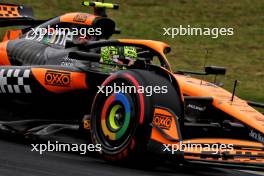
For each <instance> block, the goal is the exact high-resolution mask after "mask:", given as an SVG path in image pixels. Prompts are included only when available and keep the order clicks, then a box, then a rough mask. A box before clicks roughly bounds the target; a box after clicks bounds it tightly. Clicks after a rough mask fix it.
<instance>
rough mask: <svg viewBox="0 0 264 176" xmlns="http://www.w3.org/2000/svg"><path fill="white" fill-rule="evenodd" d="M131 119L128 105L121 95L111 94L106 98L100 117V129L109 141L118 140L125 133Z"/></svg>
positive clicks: (124, 97)
mask: <svg viewBox="0 0 264 176" xmlns="http://www.w3.org/2000/svg"><path fill="white" fill-rule="evenodd" d="M130 118H131V110H130V103H129V100H128V98H127V97H126V96H125V95H124V94H122V93H117V94H112V95H111V96H110V97H108V98H107V100H106V102H105V104H104V106H103V110H102V115H101V127H102V131H103V134H104V135H105V137H107V138H109V140H112V141H114V140H119V139H120V138H121V137H122V136H123V135H124V134H125V132H126V131H127V129H128V126H129V123H130Z"/></svg>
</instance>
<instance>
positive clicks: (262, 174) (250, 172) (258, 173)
mask: <svg viewBox="0 0 264 176" xmlns="http://www.w3.org/2000/svg"><path fill="white" fill-rule="evenodd" d="M240 171H241V172H245V173H249V174H255V175H261V176H264V172H260V171H248V170H240Z"/></svg>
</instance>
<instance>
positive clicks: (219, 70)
mask: <svg viewBox="0 0 264 176" xmlns="http://www.w3.org/2000/svg"><path fill="white" fill-rule="evenodd" d="M204 71H205V73H206V74H207V75H225V74H226V68H225V67H218V66H207V67H204Z"/></svg>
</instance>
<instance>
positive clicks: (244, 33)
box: [4, 0, 264, 102]
mask: <svg viewBox="0 0 264 176" xmlns="http://www.w3.org/2000/svg"><path fill="white" fill-rule="evenodd" d="M4 2H13V3H19V4H27V5H29V6H32V7H33V8H34V9H35V14H36V17H37V18H40V19H47V18H50V17H53V16H55V15H60V14H62V13H66V12H72V11H88V10H87V9H88V8H86V7H81V6H80V2H81V1H77V0H75V1H72V0H49V1H47V0H44V1H36V0H16V1H14V0H12V1H4ZM110 2H113V1H110ZM115 2H116V3H119V4H120V5H121V6H120V10H119V11H111V12H110V13H109V14H110V16H111V17H113V19H115V20H116V22H117V25H118V27H119V28H121V29H122V34H121V36H117V35H115V36H114V37H115V38H117V37H120V38H143V39H154V40H161V41H164V42H167V43H168V44H170V46H171V47H172V52H171V53H170V54H169V60H170V62H171V63H172V65H173V68H174V69H175V70H180V69H191V70H197V71H199V70H201V69H202V67H203V63H204V57H205V54H206V48H207V49H208V50H209V55H208V60H207V65H220V66H224V67H227V68H228V72H227V75H226V76H225V77H224V78H222V80H223V81H224V82H225V85H226V88H227V89H228V90H231V89H232V85H233V81H234V80H235V79H238V80H240V82H241V83H240V85H239V87H238V90H237V93H238V95H239V96H241V97H242V98H245V99H250V100H255V101H262V102H264V28H263V26H264V13H263V9H264V1H259V0H232V1H230V0H215V1H212V0H166V1H161V0H129V1H125V0H116V1H115ZM181 24H182V25H191V26H197V27H232V28H234V32H235V33H234V35H233V36H222V37H221V36H220V37H218V38H217V39H212V38H211V37H209V36H192V37H190V36H177V37H175V38H174V39H171V38H169V37H168V36H163V35H162V34H163V29H162V28H163V27H177V26H179V25H181Z"/></svg>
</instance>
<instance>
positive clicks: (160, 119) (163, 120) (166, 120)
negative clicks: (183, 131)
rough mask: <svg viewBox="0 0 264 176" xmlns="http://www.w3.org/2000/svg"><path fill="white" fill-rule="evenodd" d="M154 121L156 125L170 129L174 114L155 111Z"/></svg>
mask: <svg viewBox="0 0 264 176" xmlns="http://www.w3.org/2000/svg"><path fill="white" fill-rule="evenodd" d="M152 123H153V124H154V125H155V126H158V127H160V128H162V129H166V130H168V129H170V127H171V123H172V116H168V115H164V114H159V113H155V115H154V118H153V122H152Z"/></svg>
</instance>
